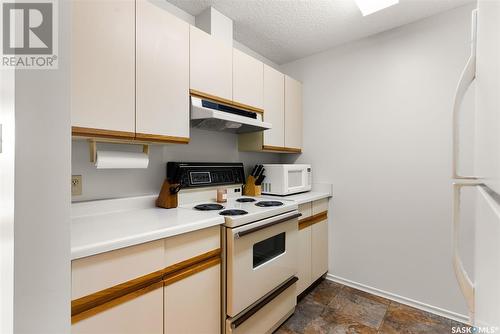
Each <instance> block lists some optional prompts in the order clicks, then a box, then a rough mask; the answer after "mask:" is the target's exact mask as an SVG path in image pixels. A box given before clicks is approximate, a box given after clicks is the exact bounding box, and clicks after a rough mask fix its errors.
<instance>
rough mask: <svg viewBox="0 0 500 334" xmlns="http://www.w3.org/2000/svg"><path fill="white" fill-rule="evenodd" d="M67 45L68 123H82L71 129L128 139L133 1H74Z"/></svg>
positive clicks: (131, 132) (131, 129) (132, 92)
mask: <svg viewBox="0 0 500 334" xmlns="http://www.w3.org/2000/svg"><path fill="white" fill-rule="evenodd" d="M71 46H72V50H71V53H72V56H71V122H72V126H73V127H78V128H87V129H78V130H77V131H76V132H78V133H80V134H81V133H82V132H83V133H90V134H92V133H94V134H95V133H96V132H99V131H95V130H96V129H97V130H106V131H107V132H106V133H108V134H111V135H114V136H116V137H123V138H127V137H130V138H133V137H134V133H135V107H134V100H135V77H134V71H135V56H134V54H135V3H134V1H118V0H112V1H91V0H82V1H74V2H73V3H72V38H71ZM73 130H74V133H75V128H74V129H73Z"/></svg>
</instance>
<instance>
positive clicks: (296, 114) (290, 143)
mask: <svg viewBox="0 0 500 334" xmlns="http://www.w3.org/2000/svg"><path fill="white" fill-rule="evenodd" d="M302 123H303V119H302V84H301V83H300V82H299V81H297V80H295V79H293V78H291V77H289V76H288V75H285V147H289V148H295V149H300V148H302Z"/></svg>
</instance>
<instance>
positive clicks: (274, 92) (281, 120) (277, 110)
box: [264, 64, 285, 147]
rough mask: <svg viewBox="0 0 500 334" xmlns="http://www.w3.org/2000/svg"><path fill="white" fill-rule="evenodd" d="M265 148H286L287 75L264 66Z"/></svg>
mask: <svg viewBox="0 0 500 334" xmlns="http://www.w3.org/2000/svg"><path fill="white" fill-rule="evenodd" d="M264 120H265V121H266V122H269V123H271V124H272V125H273V127H272V129H270V130H266V131H264V146H275V147H284V146H285V75H284V74H283V73H281V72H278V71H276V70H275V69H274V68H272V67H270V66H267V65H265V64H264Z"/></svg>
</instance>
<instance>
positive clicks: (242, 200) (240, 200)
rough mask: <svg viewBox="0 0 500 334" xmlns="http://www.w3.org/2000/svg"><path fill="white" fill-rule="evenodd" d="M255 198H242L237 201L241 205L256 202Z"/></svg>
mask: <svg viewBox="0 0 500 334" xmlns="http://www.w3.org/2000/svg"><path fill="white" fill-rule="evenodd" d="M255 201H256V200H255V198H250V197H240V198H238V199H237V200H236V202H240V203H248V202H255Z"/></svg>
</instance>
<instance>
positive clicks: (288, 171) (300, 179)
mask: <svg viewBox="0 0 500 334" xmlns="http://www.w3.org/2000/svg"><path fill="white" fill-rule="evenodd" d="M284 184H285V189H284V190H285V194H286V195H289V194H295V193H300V192H304V191H309V190H311V167H310V166H306V165H289V166H287V167H286V168H285V183H284Z"/></svg>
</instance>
